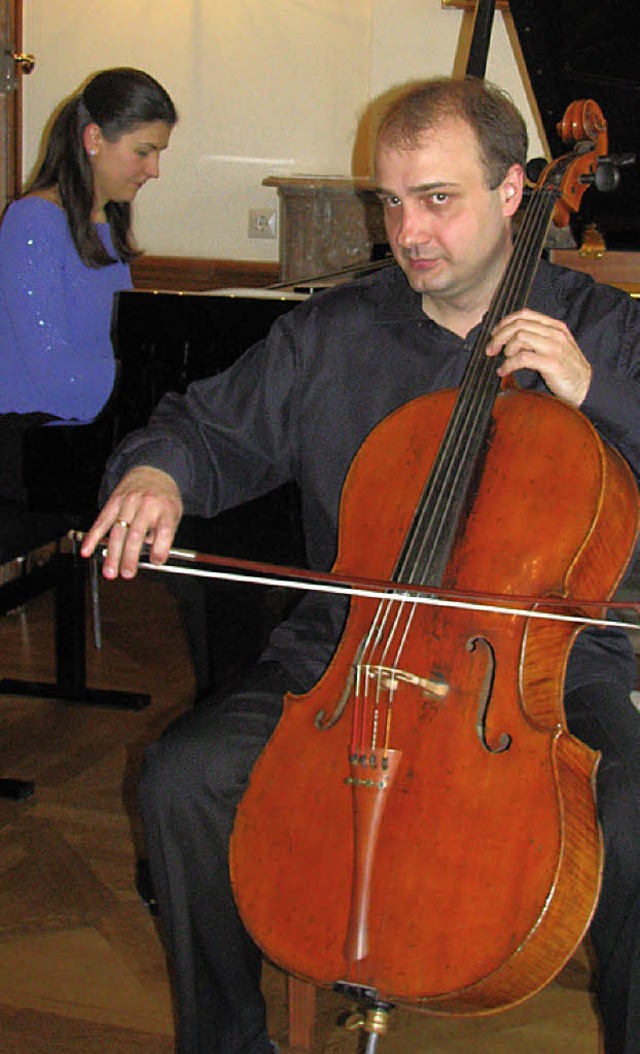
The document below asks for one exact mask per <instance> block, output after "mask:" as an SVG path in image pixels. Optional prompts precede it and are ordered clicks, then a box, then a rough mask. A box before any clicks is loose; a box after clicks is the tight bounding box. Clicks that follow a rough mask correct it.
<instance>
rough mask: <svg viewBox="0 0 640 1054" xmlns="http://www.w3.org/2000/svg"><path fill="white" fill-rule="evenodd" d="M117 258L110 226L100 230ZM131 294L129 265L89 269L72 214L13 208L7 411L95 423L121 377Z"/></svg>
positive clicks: (5, 326)
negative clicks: (123, 298) (116, 317)
mask: <svg viewBox="0 0 640 1054" xmlns="http://www.w3.org/2000/svg"><path fill="white" fill-rule="evenodd" d="M97 229H98V233H99V235H100V237H101V239H102V241H103V243H104V245H105V247H106V248H107V250H108V252H109V253H110V254H111V255H113V256H115V253H114V251H113V246H112V243H111V235H110V232H109V227H108V224H104V223H100V224H97ZM130 288H131V274H130V270H129V267H128V265H127V264H123V263H120V262H118V263H115V264H110V265H109V266H107V267H99V268H93V267H87V266H86V265H85V264H84V263H82V261H81V260H80V258H79V256H78V253H77V251H76V248H75V246H74V244H73V241H72V238H71V234H70V232H69V227H68V223H67V217H66V214H65V213H64V212H63V210H62V209H60V208H58V207H57V205H54V204H52V203H51V202H49V201H46V200H44V199H43V198H39V197H35V196H34V197H27V198H23V199H21V200H20V201H17V202H14V204H12V205H10V206H9V208H8V209H7V212H6V214H5V217H4V220H3V222H2V227H0V413H12V412H13V413H21V414H22V413H25V414H26V413H34V412H38V411H40V412H43V413H48V414H52V415H53V416H55V417H61V418H64V419H66V420H71V419H77V420H79V421H90V420H91V419H92V418H94V417H95V416H96V414H97V413H98V412H99V411H100V409H101V408H102V407H103V406H104V404H105V403H106V401H107V399H108V398H109V395H110V393H111V389H112V388H113V381H114V375H115V363H114V358H113V349H112V347H111V340H110V324H111V310H112V305H113V294H114V293H115V292H116V290H119V289H130Z"/></svg>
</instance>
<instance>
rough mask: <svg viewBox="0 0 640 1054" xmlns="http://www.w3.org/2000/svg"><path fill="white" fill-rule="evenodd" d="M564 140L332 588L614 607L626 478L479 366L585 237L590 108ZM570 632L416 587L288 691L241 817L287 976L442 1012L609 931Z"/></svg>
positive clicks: (471, 1008)
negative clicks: (576, 240)
mask: <svg viewBox="0 0 640 1054" xmlns="http://www.w3.org/2000/svg"><path fill="white" fill-rule="evenodd" d="M563 139H564V141H565V142H569V141H573V140H575V141H576V147H575V149H574V151H573V153H572V154H570V155H569V156H567V157H565V158H562V159H560V161H559V162H554V163H553V164H552V165H549V166H548V167H547V169H546V170H545V172H544V173H543V175H542V176H541V178H540V180H539V183H538V186H537V188H536V190H535V191H534V192H533V194H532V196H531V199H530V202H529V206H528V209H527V213H526V217H525V220H524V223H523V226H522V228H521V231H520V234H519V236H518V239H517V244H516V247H515V249H514V253H513V255H512V259H511V262H510V264H509V267H508V269H507V272H506V274H505V277H504V280H503V282H502V283H501V286H500V288H499V289H498V292H497V294H496V297H495V298H494V301H493V303H492V306H491V309H490V312H489V315H488V318H487V320H486V323H485V326H484V327H483V330H482V333H481V336H480V339H479V341H478V344H477V346H476V348H475V350H474V353H473V356H472V360H471V364H470V368H469V371H468V372H467V375H466V376H465V379H464V381H463V384H462V386H461V388H460V390H459V392H441V393H437V394H434V395H428V396H425V397H422V398H420V399H417V400H415V401H413V402H411V403H409V404H408V405H407V406H405V407H403V408H401V409H400V410H398V411H396V412H395V413H394V414H392V415H390V417H388V418H387V419H386V420H385V421H383V422H382V424H381V425H379V426H378V428H377V429H375V430H374V432H373V433H372V434H371V436H370V437H369V438H368V439H367V441H366V442H365V444H364V445H363V447H362V448H361V451H360V452H359V454H358V455H357V457H356V459H355V460H354V463H353V465H352V468H351V470H350V473H349V475H348V477H347V481H346V484H345V488H344V492H343V500H342V505H341V518H340V538H339V549H338V557H337V560H336V565H335V568H334V570H335V572H336V574H338V575H340V574H343V575H345V576H348V574H358V575H366V576H368V577H371V578H376V579H381V578H382V579H386V580H387V581H389V582H394V581H396V582H397V581H401V582H403V583H407V584H409V585H410V584H411V583H415V584H416V585H420V586H425V585H426V586H432V587H434V588H435V587H441V586H442V587H445V588H447V589H458V590H461V591H465V590H468V591H472V592H486V593H491V594H502V595H503V596H504V597H505V598H506V602H507V603H508V598H509V596H514V595H516V594H526V595H529V596H531V597H533V598H535V600H534V604H535V605H536V606H537V607H538V608H542V609H544V610H547V609H549V610H550V611H553V599H554V597H556V598H557V597H562V598H567V597H569V598H571V597H574V598H580V599H584V600H593V599H604V598H606V597H608V596H610V595H611V593H612V592H613V591H614V589H615V587H616V585H617V583H618V581H619V579H620V577H621V574H622V572H623V570H624V567H625V565H626V563H627V561H628V559H629V557H630V555H631V553H632V550H633V545H634V542H635V539H636V534H637V521H638V508H637V491H636V486H635V482H634V481H633V478H632V476H631V473H630V472H629V470H628V468H627V466H626V465H625V464H624V462H623V461H622V460H621V458H620V457H619V456H618V455H617V454H616V453H615V452H614V451H613V450H611V449H610V448H608V447H607V446H606V445H605V444H603V443H602V441H601V440H600V439H599V437H598V436H597V434H596V433H595V431H594V429H593V428H592V426H591V425H590V424H589V423H588V422H587V421H586V419H585V418H584V417H583V416H582V415H581V414H579V413H578V412H576V411H573V410H571V409H569V408H568V407H566V406H565V405H563V404H562V403H560V402H559V401H558V400H555V399H553V398H552V397H548V396H544V395H540V394H538V393H535V394H534V393H526V392H518V391H516V390H513V389H511V388H507V389H504V390H502V389H500V382H499V379H498V378H497V377H496V375H495V364H494V363H492V362H491V361H489V360H487V357H486V355H485V353H484V349H485V347H486V342H487V340H488V337H489V334H490V333H491V331H492V329H493V327H494V326H495V324H496V322H497V321H498V320H499V319H500V318H501V317H503V316H504V315H505V314H507V313H509V312H510V311H513V310H516V309H517V308H518V307H520V306H522V304H524V303H525V301H526V297H527V292H528V289H529V284H530V281H531V279H532V276H533V274H534V272H535V268H536V266H537V262H538V259H539V254H540V252H541V249H542V246H543V243H544V238H545V235H546V231H547V228H548V225H549V222H550V220H551V216H552V214H554V213H555V217H556V222H559V224H560V225H562V224H563V223H565V222H566V221H567V218H568V215H569V213H570V212H572V211H575V209H576V208H577V207H578V205H579V201H580V198H581V196H582V194H583V193H584V190H585V189H586V186H587V185H588V182H590V181H593V180H594V179H595V174H596V171H597V167H598V163H599V160H601V159H603V158H604V157H605V156H606V153H607V142H606V123H605V122H604V118H603V117H602V115H601V113H600V111H599V110H598V108H597V106H596V105H595V104H594V103H592V102H590V101H587V102H581V103H575V104H574V105H573V106H572V107H570V108H569V110H568V111H567V114H566V115H565V118H564V122H563ZM399 466H402V471H399ZM514 493H515V494H518V495H519V497H521V499H522V500H521V502H520V505H519V508H518V509H517V510H516V509H514V503H513V494H514ZM516 516H517V519H516V518H515V517H516ZM578 614H579V612H578ZM575 632H576V629H575V626H570V625H567V624H562V623H559V622H556V621H552V620H550V619H549V620H544V619H537V618H527V617H522V616H521V613H519V612H517V611H516V610H515V608H514V613H513V616H511V615H496V614H494V613H490V612H487V611H485V612H483V611H482V610H479V609H476V610H474V611H472V612H469V611H463V610H456V611H453V610H448V611H446V612H444V613H443V612H442V611H438V610H437V609H433V608H427V607H424V606H423V605H417V604H416V603H414V598H413V597H412V594H411V591H410V589H408V590H405V591H404V592H402V593H400V594H397V593H390V595H389V598H388V599H385V600H383V601H380V602H378V603H376V602H374V601H372V600H368V599H358V600H354V601H353V602H352V606H351V611H350V615H349V618H348V621H347V624H346V628H345V631H344V634H343V637H342V640H341V642H340V645H339V647H338V649H337V652H336V655H335V657H334V660H333V661H332V663H331V665H330V666H329V668H328V670H327V672H326V673H325V675H324V677H323V678H322V679H321V681H320V682H319V683H318V685H316V687H315V688H314V689H313V690H312V691H311V692H309V693H307V694H306V695H303V696H287V698H286V700H285V708H284V714H283V717H282V720H281V722H280V724H279V726H278V728H277V730H276V732H275V733H274V735H273V737H272V739H271V741H270V743H269V744H268V746H267V748H266V750H265V751H264V753H263V754H262V756H261V758H260V759H259V761H258V763H257V764H256V766H255V769H254V772H253V775H252V778H251V781H250V784H249V788H248V790H247V793H246V795H245V798H244V800H243V802H242V804H241V806H240V809H239V812H238V816H237V821H236V827H235V831H234V836H233V839H232V846H231V869H232V879H233V883H234V890H235V893H236V898H237V901H238V906H239V909H240V912H241V914H242V916H243V919H244V921H245V924H246V925H247V927H248V929H249V931H250V932H251V933H252V935H253V937H254V938H255V940H256V941H257V943H258V944H259V945H260V946H261V947H262V949H263V951H264V952H265V954H266V955H267V956H268V957H269V958H270V959H271V960H272V961H274V962H275V963H276V964H277V965H280V966H282V967H283V968H284V969H286V970H287V971H288V972H290V973H293V974H295V975H297V976H299V977H302V978H304V979H306V980H309V981H311V982H313V983H314V984H318V985H338V986H340V987H342V988H345V989H346V990H348V991H349V992H351V993H353V994H354V995H356V996H357V997H361V998H363V999H365V1000H368V1001H370V1002H371V1003H373V1004H374V1006H376V1007H378V1008H382V1009H384V1008H385V1007H386V1006H388V1004H390V1003H393V1002H402V1003H405V1004H409V1005H412V1006H416V1007H419V1008H421V1009H424V1010H427V1011H431V1012H435V1013H450V1014H479V1013H488V1012H492V1011H494V1010H497V1009H501V1008H503V1007H507V1006H510V1005H513V1004H515V1003H517V1002H519V1001H521V1000H522V999H525V998H527V997H528V996H530V995H533V994H534V993H535V992H536V991H537V990H539V988H540V987H542V986H543V985H544V984H546V983H547V982H548V981H549V980H551V978H552V977H553V976H554V975H555V974H556V973H557V972H558V970H559V969H560V968H561V967H562V965H563V964H564V963H565V962H566V960H567V958H568V957H569V956H570V955H571V954H572V952H573V950H574V949H575V947H576V946H577V944H578V943H579V941H580V940H581V938H582V936H583V934H584V932H585V930H586V928H587V926H588V924H589V921H590V919H591V915H592V912H593V910H594V907H595V903H596V900H597V895H598V888H599V869H600V864H601V846H600V840H599V832H598V825H597V820H596V814H595V803H594V796H593V781H594V773H595V766H596V764H597V758H596V756H595V755H594V754H593V753H592V752H591V751H589V750H588V749H587V748H586V747H584V746H583V745H582V744H581V743H580V742H578V741H577V740H575V739H574V738H573V737H572V736H570V735H569V733H568V732H567V730H566V726H565V722H564V715H563V707H562V688H563V671H564V666H565V661H566V656H567V654H568V651H569V649H570V646H571V643H572V641H573V638H574V636H575ZM374 1038H375V1037H374V1036H372V1041H373V1040H374Z"/></svg>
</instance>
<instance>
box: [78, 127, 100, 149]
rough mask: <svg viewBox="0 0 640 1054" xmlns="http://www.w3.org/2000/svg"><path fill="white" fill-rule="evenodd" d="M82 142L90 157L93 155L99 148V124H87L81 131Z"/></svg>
mask: <svg viewBox="0 0 640 1054" xmlns="http://www.w3.org/2000/svg"><path fill="white" fill-rule="evenodd" d="M82 142H83V143H84V148H85V150H86V151H87V153H88V154H89V155H90V156H91V157H95V156H96V154H97V153H98V151H99V150H100V143H101V142H102V132H101V131H100V126H99V125H97V124H95V123H93V124H88V125H87V127H86V128H85V130H84V132H83V133H82Z"/></svg>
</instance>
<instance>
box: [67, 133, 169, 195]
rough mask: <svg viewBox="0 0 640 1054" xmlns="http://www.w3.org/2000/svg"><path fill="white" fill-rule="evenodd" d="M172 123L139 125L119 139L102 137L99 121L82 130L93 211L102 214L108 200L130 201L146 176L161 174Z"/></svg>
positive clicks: (154, 177) (154, 176)
mask: <svg viewBox="0 0 640 1054" xmlns="http://www.w3.org/2000/svg"><path fill="white" fill-rule="evenodd" d="M171 132H172V126H171V125H168V124H166V123H165V122H164V121H152V122H151V123H149V124H141V125H138V127H137V128H135V129H134V130H133V131H132V132H125V133H124V135H122V136H120V138H119V139H117V140H115V141H111V140H109V139H105V137H104V136H103V134H102V132H101V131H100V128H99V127H98V125H95V124H93V125H89V126H88V128H87V129H86V130H85V146H86V149H87V154H88V157H89V163H90V165H91V169H92V172H93V206H94V208H93V211H94V213H95V214H96V215H98V214H101V213H102V212H103V210H104V207H105V205H106V204H107V203H108V202H109V201H133V199H134V198H135V196H136V194H137V193H138V191H139V190H140V187H142V186H143V185H144V184H145V183H146V182H147V180H148V179H157V178H158V176H159V174H160V152H161V151H162V150H166V149H167V147H168V145H169V138H170V136H171Z"/></svg>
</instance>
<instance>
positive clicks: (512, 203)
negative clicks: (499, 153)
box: [499, 165, 524, 216]
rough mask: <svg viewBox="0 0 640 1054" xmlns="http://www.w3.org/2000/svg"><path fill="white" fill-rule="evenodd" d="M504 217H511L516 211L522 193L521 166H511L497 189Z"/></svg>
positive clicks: (522, 172)
mask: <svg viewBox="0 0 640 1054" xmlns="http://www.w3.org/2000/svg"><path fill="white" fill-rule="evenodd" d="M499 190H500V195H501V197H502V205H503V211H504V214H505V216H513V215H515V213H516V212H517V211H518V207H519V205H520V202H521V201H522V194H523V191H524V169H523V168H522V165H512V166H511V168H510V169H509V171H508V172H507V174H506V176H505V177H504V179H503V181H502V183H501V184H500V187H499Z"/></svg>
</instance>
